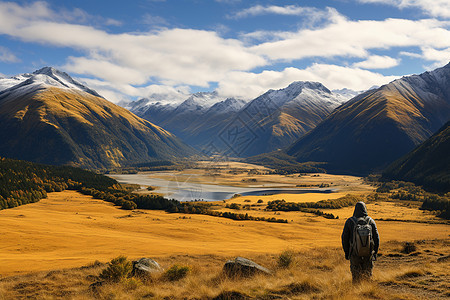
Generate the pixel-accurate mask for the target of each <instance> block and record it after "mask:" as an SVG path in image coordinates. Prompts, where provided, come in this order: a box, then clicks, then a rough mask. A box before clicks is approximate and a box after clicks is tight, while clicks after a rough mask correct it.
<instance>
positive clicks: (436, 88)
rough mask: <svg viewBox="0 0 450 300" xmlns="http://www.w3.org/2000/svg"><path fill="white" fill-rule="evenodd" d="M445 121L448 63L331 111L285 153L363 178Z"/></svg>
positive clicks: (449, 104)
mask: <svg viewBox="0 0 450 300" xmlns="http://www.w3.org/2000/svg"><path fill="white" fill-rule="evenodd" d="M449 119H450V64H448V65H446V66H445V67H443V68H439V69H436V70H434V71H432V72H426V73H423V74H421V75H413V76H408V77H403V78H401V79H398V80H395V81H393V82H391V83H389V84H387V85H384V86H382V87H380V88H378V89H375V90H370V91H367V92H365V93H363V94H361V95H359V96H357V97H355V98H353V99H352V100H350V101H349V102H347V103H345V104H344V105H342V106H341V107H339V108H338V109H336V110H335V111H334V112H333V113H332V114H331V115H330V116H329V117H328V118H327V119H326V120H324V121H323V122H322V123H321V124H319V125H318V126H317V127H316V128H315V129H314V130H312V131H310V132H309V133H308V134H307V135H305V136H304V137H302V138H300V139H299V140H298V141H297V142H295V143H294V144H293V145H291V146H290V147H289V148H288V149H287V150H286V153H287V154H288V155H291V156H294V157H295V158H296V160H297V161H298V162H307V161H318V162H326V163H327V164H328V166H327V169H328V170H330V171H333V172H344V173H356V174H367V173H369V172H372V171H377V170H382V169H383V168H385V167H386V166H387V165H388V164H389V163H391V162H393V161H394V160H396V159H398V158H399V157H401V156H402V155H404V154H406V153H408V152H409V151H411V150H412V149H413V148H414V147H416V146H417V145H419V144H420V143H422V142H423V141H425V140H426V139H427V138H428V137H430V136H431V135H432V134H433V133H434V132H436V131H437V130H438V129H439V128H440V127H441V126H442V125H443V124H445V123H446V122H447V121H448V120H449Z"/></svg>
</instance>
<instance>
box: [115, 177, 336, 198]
mask: <svg viewBox="0 0 450 300" xmlns="http://www.w3.org/2000/svg"><path fill="white" fill-rule="evenodd" d="M108 176H109V177H111V178H114V179H116V180H117V181H118V182H120V183H129V184H139V185H144V186H152V187H155V188H156V190H155V192H158V193H161V194H163V195H164V196H165V197H167V198H170V199H176V200H179V201H195V200H201V201H220V200H225V199H229V198H231V197H233V195H235V194H240V195H242V196H261V195H274V194H281V193H285V194H305V193H333V192H335V191H334V190H333V189H329V188H324V189H321V188H316V189H293V188H273V187H272V188H270V187H267V188H264V187H235V186H227V185H216V184H205V183H195V182H190V181H176V180H165V179H160V178H152V177H149V176H148V174H109V175H108ZM175 179H176V177H175Z"/></svg>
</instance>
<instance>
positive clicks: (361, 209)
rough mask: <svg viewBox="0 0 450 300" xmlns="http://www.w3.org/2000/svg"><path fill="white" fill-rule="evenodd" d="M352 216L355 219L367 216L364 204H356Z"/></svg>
mask: <svg viewBox="0 0 450 300" xmlns="http://www.w3.org/2000/svg"><path fill="white" fill-rule="evenodd" d="M353 216H354V217H356V218H361V217H366V216H367V208H366V204H365V203H364V202H358V203H356V205H355V211H354V212H353Z"/></svg>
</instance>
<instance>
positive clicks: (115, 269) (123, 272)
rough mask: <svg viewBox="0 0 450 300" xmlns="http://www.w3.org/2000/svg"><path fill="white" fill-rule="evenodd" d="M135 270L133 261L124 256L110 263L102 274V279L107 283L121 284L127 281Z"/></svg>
mask: <svg viewBox="0 0 450 300" xmlns="http://www.w3.org/2000/svg"><path fill="white" fill-rule="evenodd" d="M132 270H133V264H132V263H131V261H129V260H127V258H126V257H125V256H123V255H121V256H118V257H116V258H114V259H113V260H111V261H110V262H109V263H108V267H107V268H106V269H104V270H103V271H102V272H101V273H100V276H99V277H100V278H101V279H103V280H106V281H112V282H119V281H122V280H124V279H126V278H127V277H128V276H129V275H130V273H131V271H132Z"/></svg>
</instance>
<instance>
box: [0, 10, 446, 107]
mask: <svg viewBox="0 0 450 300" xmlns="http://www.w3.org/2000/svg"><path fill="white" fill-rule="evenodd" d="M258 7H259V8H258ZM253 8H254V9H255V10H254V12H252V15H257V12H256V11H257V10H259V13H277V12H278V13H282V12H283V13H285V14H294V13H298V14H304V13H305V12H307V9H308V8H303V7H299V6H295V5H293V6H285V7H274V6H254V7H253ZM256 8H257V9H256ZM275 8H276V9H275ZM305 9H306V10H305ZM310 12H312V13H316V15H317V16H318V18H321V16H325V15H328V16H330V18H329V20H328V21H327V22H326V23H324V22H322V23H321V24H320V26H318V27H316V28H307V29H305V28H301V29H298V30H296V31H284V32H283V31H278V32H269V31H255V32H249V33H246V34H243V35H241V36H240V37H239V39H237V38H235V39H233V38H228V39H226V38H223V37H221V36H220V35H219V34H218V33H217V32H216V31H212V30H196V29H189V28H185V29H180V28H173V29H168V28H161V29H159V30H157V31H151V32H140V33H120V34H115V33H109V32H107V31H105V30H101V29H99V28H96V27H93V26H89V25H86V24H75V23H74V22H72V19H71V17H70V16H64V14H58V12H56V11H53V10H52V9H51V8H50V7H49V6H48V5H47V4H46V3H44V2H36V3H32V4H28V5H23V6H21V5H19V4H17V3H5V2H0V34H4V35H9V36H12V37H14V38H17V39H20V40H22V41H25V42H33V43H42V44H43V45H51V46H58V47H70V48H72V49H75V50H77V51H78V53H79V54H77V55H73V56H71V57H69V58H68V59H67V61H66V63H65V65H64V66H63V68H64V70H66V71H68V72H73V73H76V74H79V75H81V76H82V77H84V78H86V77H95V78H96V79H86V80H87V82H88V83H89V85H92V87H93V88H95V89H97V90H98V92H99V93H100V94H102V95H104V96H105V97H112V98H111V99H112V100H114V101H116V102H117V101H121V100H123V99H122V98H124V97H125V96H131V97H146V96H148V95H149V94H152V93H153V94H155V93H158V92H157V90H158V89H163V90H162V91H160V92H161V93H163V94H164V93H166V94H170V95H177V92H175V93H172V92H173V91H168V87H176V88H173V89H175V91H178V90H179V89H180V88H181V87H184V88H182V90H184V91H188V90H189V88H187V86H201V87H209V86H210V84H211V83H217V84H218V87H219V89H218V90H219V92H221V93H223V94H224V95H232V96H238V97H247V98H251V97H254V96H257V95H259V94H260V93H262V92H264V91H265V90H267V89H269V88H282V87H284V86H286V85H288V84H289V83H290V82H292V81H296V80H312V81H319V82H322V83H324V84H325V85H326V86H327V87H329V88H330V89H337V88H342V87H348V88H352V89H355V90H363V89H366V88H368V87H370V86H372V85H380V84H383V83H386V82H387V81H390V80H392V79H393V78H394V77H390V76H387V77H386V76H383V75H382V74H379V73H374V72H371V71H369V70H364V69H375V68H389V67H392V66H394V65H396V64H398V63H399V60H396V59H394V58H391V57H387V56H373V55H371V54H370V52H371V50H376V49H383V50H387V49H392V48H395V47H398V48H400V47H418V48H421V47H422V48H423V47H424V45H427V48H423V49H422V54H421V55H422V57H423V58H425V59H427V60H431V61H435V62H438V61H439V62H442V61H444V60H445V57H447V55H448V52H449V51H448V49H450V31H449V30H448V29H447V28H448V27H449V26H450V22H445V21H439V20H433V19H425V20H405V19H386V20H377V21H370V20H365V21H354V20H349V19H346V18H345V17H344V16H342V15H340V14H339V13H338V12H337V11H336V10H334V9H331V8H328V9H325V10H317V9H313V10H311V11H310ZM75 13H78V14H81V15H82V12H81V13H80V12H75ZM250 15H251V14H250V11H248V12H247V16H250ZM149 17H150V21H151V22H152V21H153V20H151V18H152V16H149ZM322 19H324V18H322ZM159 21H163V20H159ZM1 51H2V50H1V48H0V57H2V52H1ZM3 52H4V53H7V52H5V51H3ZM402 55H406V54H402ZM433 56H434V57H436V58H439V59H436V58H435V59H434V60H433V59H432V57H433ZM5 57H7V56H5ZM312 57H314V58H315V57H318V58H321V60H322V61H329V60H328V59H331V58H334V57H344V58H346V59H347V58H359V60H360V62H358V63H355V64H353V65H351V67H343V66H337V65H330V64H325V63H322V64H313V65H309V67H306V68H305V69H299V68H285V69H284V70H282V71H269V70H266V71H262V72H260V73H256V72H255V71H254V70H255V69H256V68H259V69H263V68H272V67H273V66H274V65H275V64H276V63H278V62H280V61H282V62H284V61H298V60H302V59H305V58H312ZM0 59H1V58H0ZM9 59H10V60H11V59H14V58H13V57H10V58H9ZM307 65H308V64H307ZM147 85H148V86H149V87H147ZM182 93H183V92H182ZM108 95H109V96H108ZM175 98H176V97H175V96H174V99H175Z"/></svg>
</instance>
